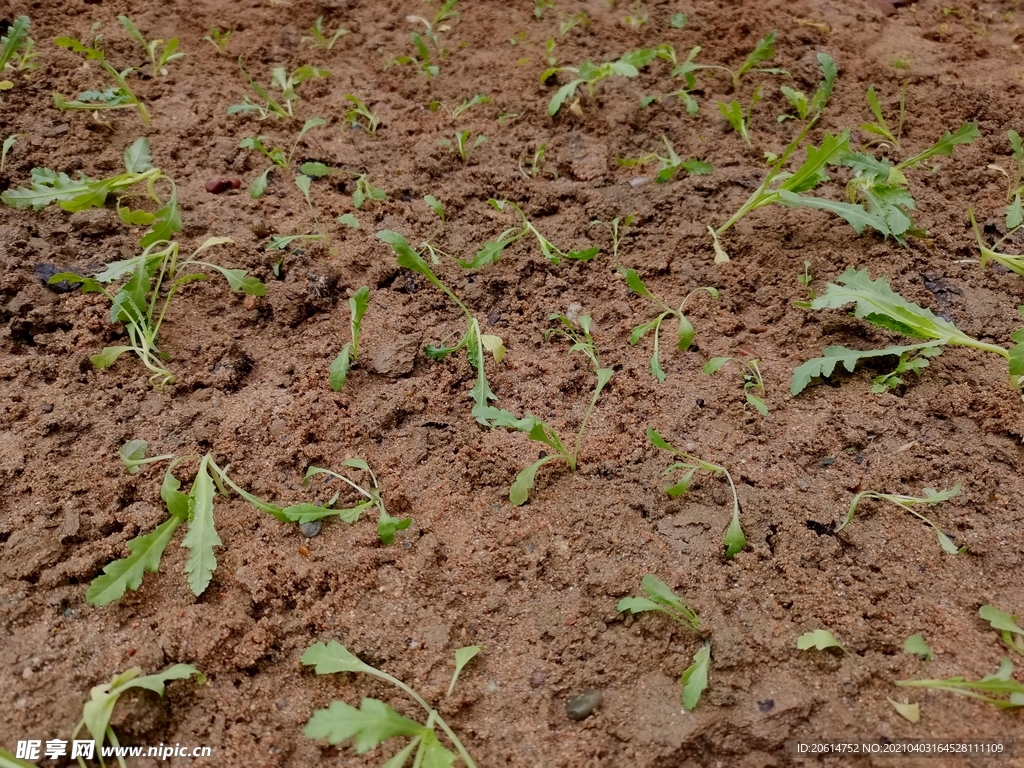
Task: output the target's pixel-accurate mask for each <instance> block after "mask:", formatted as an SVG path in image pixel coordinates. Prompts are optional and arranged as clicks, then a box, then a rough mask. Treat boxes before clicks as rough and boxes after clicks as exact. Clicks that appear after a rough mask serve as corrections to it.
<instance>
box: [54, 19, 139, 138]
mask: <svg viewBox="0 0 1024 768" xmlns="http://www.w3.org/2000/svg"><path fill="white" fill-rule="evenodd" d="M53 42H54V43H56V44H57V45H59V46H60V47H61V48H67V49H68V50H69V51H71V52H73V53H80V54H82V55H83V56H85V59H86V61H97V62H99V65H100V67H101V68H102V69H103V71H104V72H106V73H107V75H108V76H109V77H110V79H111V80H113V81H114V87H113V88H108V89H106V90H105V91H83V92H82V93H80V94H79V95H78V98H77V99H72V100H70V101H69V100H68V99H66V98H64V97H63V96H61V95H60V94H59V93H55V94H53V103H54V106H56V107H57V109H59V110H61V111H62V112H64V111H67V110H84V111H90V112H94V111H99V110H106V109H134V110H136V111H137V112H138V113H139V117H140V118H142V124H143V125H146V126H148V125H149V110H148V109H146V105H145V104H143V103H142V101H141V100H140V99H139V97H138V96H136V95H135V92H134V91H133V90H132V89H131V86H130V85H128V75H130V74H131V73H132V72H134V71H135V69H134V68H133V67H128V68H127V69H124V70H121V71H118V70H117V68H115V67H114V66H112V65H111V64H110V62H108V61H107V57H106V54H105V53H104V52H103V49H102V48H100V47H99V38H98V37H97V38H96V39H95V40H94V41H93V43H92V45H85V44H84V43H82V42H81V41H79V40H75V39H74V38H73V37H58V38H57V39H56V40H54V41H53Z"/></svg>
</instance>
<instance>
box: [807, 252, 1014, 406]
mask: <svg viewBox="0 0 1024 768" xmlns="http://www.w3.org/2000/svg"><path fill="white" fill-rule="evenodd" d="M838 283H839V285H835V284H833V283H829V284H828V287H827V288H826V289H825V293H824V294H823V295H821V296H818V297H817V298H816V299H814V300H813V301H812V302H810V304H808V305H807V306H808V307H809V308H810V309H839V308H840V307H844V306H846V305H847V304H853V303H855V304H856V309H855V310H854V316H855V317H860V318H863V319H865V320H867V321H868V322H869V323H871V324H872V325H876V326H878V327H880V328H884V329H886V330H889V331H895V332H897V333H900V334H903V335H904V336H910V337H913V338H917V339H922V341H920V342H919V343H917V344H910V345H906V346H890V347H886V348H885V349H872V350H867V351H863V352H862V351H858V350H854V349H847V348H846V347H842V346H835V347H827V348H826V349H825V353H824V356H823V357H819V358H815V359H813V360H808V361H807V362H806V363H803V364H802V365H800V366H799V367H797V369H796V370H795V371H793V379H792V382H791V383H790V392H791V393H792V394H793V395H798V394H800V393H801V392H802V391H803V390H804V389H805V388H806V387H807V385H808V384H810V383H811V380H812V379H814V378H815V377H818V376H821V377H826V378H827V377H828V376H831V375H832V372H833V371H834V370H835V367H836V365H837V364H838V363H840V362H841V363H842V364H843V367H844V368H846V370H847V371H849V372H850V373H852V372H853V370H854V368H855V367H856V365H857V363H858V362H859V361H860V360H864V359H867V358H875V357H886V356H892V355H895V356H899V357H901V358H902V356H903V355H904V354H909V355H912V356H913V355H917V356H920V355H924V356H925V357H935V356H937V355H938V354H940V353H941V352H942V348H943V347H945V346H957V347H972V348H974V349H980V350H983V351H986V352H994V353H995V354H997V355H1000V356H1001V357H1003V358H1005V359H1006V361H1007V363H1008V364H1009V373H1010V379H1011V383H1012V384H1013V386H1014V387H1018V386H1019V382H1018V379H1019V377H1020V376H1021V375H1024V328H1022V329H1020V330H1018V331H1016V332H1015V333H1014V334H1012V335H1011V337H1010V338H1011V339H1012V340H1013V341H1014V342H1016V345H1015V346H1014V347H1012V348H1011V349H1010V350H1006V349H1004V348H1003V347H1001V346H998V345H996V344H987V343H985V342H982V341H978V340H977V339H974V338H971V337H970V336H968V335H967V334H965V333H964V332H963V331H961V330H960V329H959V328H957V327H956V326H955V325H953V323H951V322H950V321H949V320H944V319H942V318H941V317H936V316H935V315H934V314H933V313H932V311H931V310H930V309H926V308H925V307H921V306H918V305H917V304H914V303H912V302H909V301H907V300H906V299H904V298H903V297H902V296H900V295H899V294H898V293H895V292H894V291H893V290H892V289H891V288H890V287H889V282H888V280H886V279H885V278H884V277H881V278H879V279H878V280H872V279H871V278H870V277H869V275H868V271H867V270H866V269H864V270H860V271H857V270H856V269H854V268H853V267H848V268H847V269H846V271H845V272H843V274H842V275H840V277H839V278H838ZM918 367H919V368H921V367H924V366H923V365H920V364H918ZM877 383H879V382H878V381H877V380H876V384H877Z"/></svg>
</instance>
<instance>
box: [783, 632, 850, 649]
mask: <svg viewBox="0 0 1024 768" xmlns="http://www.w3.org/2000/svg"><path fill="white" fill-rule="evenodd" d="M796 647H797V648H798V649H799V650H801V651H807V650H810V649H811V648H817V649H818V650H819V651H823V650H825V649H826V648H838V649H839V650H841V651H842V652H843V653H849V651H847V650H846V649H845V648H844V647H843V646H842V644H841V643H840V642H839V641H838V640H836V638H835V635H833V634H832V633H831V632H829V631H828V630H827V629H815V630H813V631H811V632H805V633H804V634H802V635H800V637H799V638H797V641H796Z"/></svg>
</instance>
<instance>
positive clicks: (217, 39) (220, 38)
mask: <svg viewBox="0 0 1024 768" xmlns="http://www.w3.org/2000/svg"><path fill="white" fill-rule="evenodd" d="M203 40H204V41H205V42H207V43H209V44H210V45H212V46H213V47H214V48H216V49H217V50H218V51H219V52H220V53H227V52H228V42H229V41H230V40H231V30H230V29H227V30H222V29H221V28H220V27H210V31H209V32H208V33H207V34H206V36H205V37H204V38H203Z"/></svg>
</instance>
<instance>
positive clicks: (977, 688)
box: [896, 657, 1024, 709]
mask: <svg viewBox="0 0 1024 768" xmlns="http://www.w3.org/2000/svg"><path fill="white" fill-rule="evenodd" d="M896 685H899V686H903V687H906V688H928V689H930V690H932V691H944V692H946V693H955V694H958V695H960V696H969V697H971V698H972V699H978V700H979V701H983V702H985V703H986V704H992V705H993V706H996V707H999V708H1000V709H1012V708H1014V707H1024V685H1021V684H1020V683H1018V682H1017V681H1016V680H1014V679H1013V662H1012V661H1010V659H1009V658H1006V657H1003V660H1002V662H1000V664H999V669H998V671H996V672H995V673H993V674H991V675H986V676H985V677H983V678H981V680H966V679H964V678H963V677H949V678H946V679H945V680H897V681H896Z"/></svg>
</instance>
